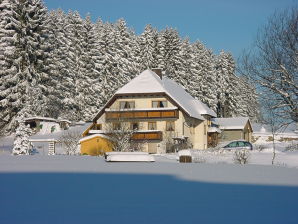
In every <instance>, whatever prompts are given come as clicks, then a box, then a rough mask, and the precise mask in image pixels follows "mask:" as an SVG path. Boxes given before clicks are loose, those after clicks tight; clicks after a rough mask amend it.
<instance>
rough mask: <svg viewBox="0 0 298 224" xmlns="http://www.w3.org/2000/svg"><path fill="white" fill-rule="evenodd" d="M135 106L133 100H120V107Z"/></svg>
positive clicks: (128, 107) (130, 107)
mask: <svg viewBox="0 0 298 224" xmlns="http://www.w3.org/2000/svg"><path fill="white" fill-rule="evenodd" d="M132 108H135V102H134V101H120V109H132Z"/></svg>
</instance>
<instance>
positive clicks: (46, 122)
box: [25, 116, 71, 134]
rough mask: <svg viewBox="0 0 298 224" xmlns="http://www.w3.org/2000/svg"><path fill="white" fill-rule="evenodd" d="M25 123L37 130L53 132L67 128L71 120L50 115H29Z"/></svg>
mask: <svg viewBox="0 0 298 224" xmlns="http://www.w3.org/2000/svg"><path fill="white" fill-rule="evenodd" d="M25 124H26V125H29V126H30V128H31V129H32V130H33V131H35V132H42V133H44V134H46V133H52V132H55V131H60V130H61V129H62V130H66V129H68V128H69V126H70V124H71V122H70V121H68V120H65V119H60V120H59V119H54V118H50V117H40V116H35V117H28V118H25Z"/></svg>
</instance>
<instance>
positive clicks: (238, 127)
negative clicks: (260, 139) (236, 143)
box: [213, 117, 253, 142]
mask: <svg viewBox="0 0 298 224" xmlns="http://www.w3.org/2000/svg"><path fill="white" fill-rule="evenodd" d="M213 122H214V123H216V124H217V125H218V126H219V128H220V130H221V134H220V136H219V140H220V141H233V140H238V139H244V140H246V141H249V142H251V140H252V133H253V130H252V126H251V123H250V120H249V118H248V117H230V118H214V121H213Z"/></svg>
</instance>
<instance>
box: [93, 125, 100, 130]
mask: <svg viewBox="0 0 298 224" xmlns="http://www.w3.org/2000/svg"><path fill="white" fill-rule="evenodd" d="M94 129H95V130H101V129H102V126H101V124H96V125H95V128H94Z"/></svg>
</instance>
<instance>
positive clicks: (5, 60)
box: [0, 0, 47, 131]
mask: <svg viewBox="0 0 298 224" xmlns="http://www.w3.org/2000/svg"><path fill="white" fill-rule="evenodd" d="M0 8H1V15H0V18H1V27H0V46H1V47H0V48H1V49H3V50H1V52H0V53H1V55H0V64H1V65H2V69H1V71H0V72H1V76H0V85H1V87H0V89H1V94H0V102H1V104H0V111H1V115H0V120H1V130H6V131H11V130H13V129H14V127H15V125H16V123H15V120H14V119H15V117H16V116H18V114H20V113H23V112H24V111H34V112H36V113H37V114H41V113H42V112H43V109H44V107H43V104H44V100H45V97H44V95H45V94H44V92H46V91H47V88H46V86H45V85H44V83H45V80H46V79H47V74H46V72H45V71H46V70H47V68H46V65H47V63H46V53H45V51H46V47H45V46H46V45H45V43H46V35H45V19H46V17H45V15H46V9H45V7H44V6H43V4H42V2H41V1H40V0H26V1H25V0H9V1H7V0H5V1H3V2H2V3H1V6H0ZM32 109H34V110H32Z"/></svg>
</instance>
